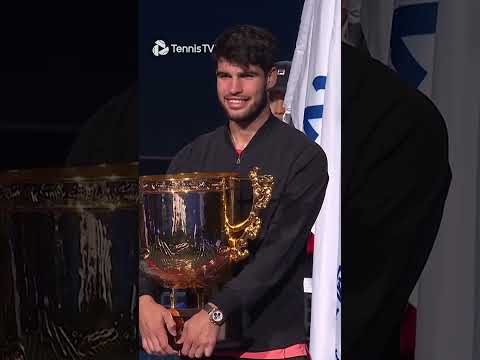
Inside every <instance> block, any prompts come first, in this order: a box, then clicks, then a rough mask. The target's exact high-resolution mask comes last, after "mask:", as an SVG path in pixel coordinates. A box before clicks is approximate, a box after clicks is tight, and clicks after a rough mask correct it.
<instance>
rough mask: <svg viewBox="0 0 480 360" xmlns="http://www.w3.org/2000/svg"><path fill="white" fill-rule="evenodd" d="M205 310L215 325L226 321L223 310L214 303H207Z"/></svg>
mask: <svg viewBox="0 0 480 360" xmlns="http://www.w3.org/2000/svg"><path fill="white" fill-rule="evenodd" d="M203 310H204V311H205V312H206V313H207V314H208V319H209V320H210V322H211V323H212V324H214V325H217V326H221V325H223V323H224V322H225V316H224V314H223V311H222V310H221V309H220V308H219V307H218V306H217V305H215V304H213V303H207V304H206V305H205V306H204V307H203Z"/></svg>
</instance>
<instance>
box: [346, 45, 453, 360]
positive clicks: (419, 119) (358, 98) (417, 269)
mask: <svg viewBox="0 0 480 360" xmlns="http://www.w3.org/2000/svg"><path fill="white" fill-rule="evenodd" d="M450 180H451V172H450V167H449V163H448V145H447V132H446V127H445V124H444V121H443V119H442V116H441V115H440V113H439V112H438V111H437V109H436V108H435V106H434V105H433V104H432V102H431V101H430V100H428V99H427V98H426V97H425V96H424V95H422V94H421V93H420V92H419V91H417V90H416V89H413V88H410V87H408V86H407V85H405V84H404V83H403V82H402V81H400V80H399V79H398V78H397V75H396V74H395V73H394V72H393V71H391V70H389V69H388V68H387V67H385V66H384V65H382V64H381V63H379V62H377V61H375V60H372V59H371V58H369V57H367V56H365V55H361V54H360V53H359V52H358V51H357V50H355V49H353V48H351V47H349V46H347V45H343V47H342V267H343V271H342V285H343V286H342V289H343V301H342V355H343V356H342V359H344V360H351V359H359V360H364V359H369V360H375V359H396V358H398V357H399V333H400V322H401V318H402V315H403V312H404V309H405V306H406V304H407V302H408V298H409V295H410V293H411V291H412V289H413V288H414V286H415V283H416V281H417V279H418V278H419V276H420V273H421V271H422V269H423V267H424V265H425V262H426V260H427V258H428V255H429V253H430V250H431V249H432V246H433V243H434V240H435V237H436V235H437V231H438V227H439V224H440V219H441V217H442V212H443V207H444V202H445V198H446V196H447V192H448V188H449V184H450Z"/></svg>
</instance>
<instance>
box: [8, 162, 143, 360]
mask: <svg viewBox="0 0 480 360" xmlns="http://www.w3.org/2000/svg"><path fill="white" fill-rule="evenodd" d="M0 226H1V227H0V241H1V249H2V253H1V255H2V263H1V269H2V271H1V273H2V278H5V279H4V280H2V284H5V285H7V289H6V290H4V291H3V293H2V296H1V297H0V305H1V307H0V319H1V320H2V324H0V358H1V359H12V360H13V359H16V360H17V359H18V360H19V359H24V360H25V359H26V360H30V359H31V360H47V359H48V360H57V359H69V360H81V359H104V358H106V357H112V358H114V359H135V358H136V356H137V355H136V354H137V351H136V350H137V341H136V340H137V336H136V324H137V312H136V302H137V292H136V291H137V289H136V284H137V276H138V250H137V249H138V248H137V244H138V242H137V240H136V237H137V235H138V165H137V164H135V163H132V164H123V165H116V166H110V165H99V166H89V167H75V168H73V167H72V168H62V169H33V170H19V171H8V172H4V173H2V174H0Z"/></svg>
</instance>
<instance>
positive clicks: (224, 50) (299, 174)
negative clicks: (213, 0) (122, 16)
mask: <svg viewBox="0 0 480 360" xmlns="http://www.w3.org/2000/svg"><path fill="white" fill-rule="evenodd" d="M276 50H277V44H276V40H275V38H274V37H273V35H272V34H270V33H269V32H268V31H266V30H263V29H260V28H257V27H254V26H248V25H242V26H236V27H233V28H231V29H229V30H227V31H225V32H224V33H223V34H222V35H220V37H219V38H218V39H217V40H216V43H215V50H214V58H215V61H216V64H217V67H216V75H217V93H218V100H219V102H220V105H221V106H222V108H223V109H224V111H225V114H226V116H227V119H228V123H227V124H226V125H225V126H223V127H221V128H218V129H217V130H215V131H213V132H211V133H209V134H205V135H203V136H200V137H199V138H198V139H197V140H195V141H194V142H193V143H191V144H189V145H187V146H186V147H185V148H184V149H182V150H181V151H180V152H179V153H178V154H177V156H176V157H175V159H174V160H173V161H172V163H171V165H170V168H169V172H170V173H177V172H192V171H207V172H212V171H213V172H216V171H221V172H225V171H235V172H238V173H240V175H242V176H245V175H246V174H247V173H248V171H249V170H250V169H251V168H252V167H254V166H258V167H260V169H261V171H262V173H264V174H270V175H273V177H274V179H275V186H274V189H273V194H272V200H271V201H270V203H269V206H268V208H267V209H265V210H264V211H263V213H262V220H263V224H262V229H261V232H260V235H259V237H258V238H257V239H256V240H255V241H253V242H251V243H250V256H249V258H248V259H247V260H246V261H245V262H244V264H242V265H243V267H242V270H241V271H240V272H239V273H238V274H237V275H236V276H235V277H234V278H233V279H232V280H230V281H229V282H227V284H226V285H225V286H224V287H223V288H222V289H221V290H220V291H219V292H218V293H217V294H216V295H215V296H214V297H213V298H212V299H210V303H209V307H208V309H205V310H202V311H200V312H199V313H198V314H196V315H195V316H193V317H192V318H191V319H190V320H188V321H187V322H186V323H185V327H184V331H183V334H182V338H181V340H180V343H182V350H181V353H182V355H185V356H189V357H190V358H194V357H197V358H199V357H202V356H211V355H212V353H213V351H214V348H215V344H216V339H217V335H218V332H219V325H218V323H217V322H216V321H215V319H214V318H213V317H212V316H211V314H212V312H211V311H209V310H210V309H212V308H214V309H217V310H218V311H220V312H221V313H222V314H223V317H224V318H228V317H229V316H230V315H231V314H232V313H233V312H235V311H241V312H242V314H243V318H244V319H248V320H247V326H246V329H244V332H245V333H246V334H248V336H249V340H250V342H249V345H247V348H245V349H241V351H239V352H238V353H231V354H229V355H228V356H232V357H242V358H259V356H260V358H263V359H279V358H282V359H283V358H292V359H293V358H299V359H303V358H307V356H308V353H307V349H306V344H305V341H306V339H305V329H304V300H303V277H304V265H305V251H306V242H307V237H308V235H309V232H310V229H311V227H312V225H313V223H314V221H315V219H316V217H317V215H318V213H319V211H320V208H321V205H322V202H323V198H324V195H325V190H326V186H327V182H328V175H327V159H326V157H325V154H324V152H323V151H322V149H321V148H320V147H319V146H318V145H317V144H315V143H313V142H311V141H310V140H309V139H308V138H307V137H306V136H305V135H304V134H303V133H301V132H300V131H298V130H296V129H294V128H292V127H290V126H288V125H286V124H284V123H283V122H281V121H278V120H277V119H275V117H273V115H272V114H271V112H270V108H269V104H268V101H267V91H268V90H269V89H271V88H272V87H273V86H274V84H275V81H276V68H275V66H274V60H275V55H276ZM140 287H141V289H140V295H141V296H140V300H139V322H140V333H141V336H142V342H143V346H144V348H145V350H146V351H147V352H149V353H159V354H171V353H174V352H173V350H172V349H171V347H170V346H168V343H167V337H166V330H165V326H166V327H167V328H168V329H169V330H168V331H170V332H171V333H174V323H173V321H172V318H171V316H170V314H169V312H168V311H167V310H166V309H165V308H163V307H162V306H161V305H159V304H157V303H155V301H154V299H153V298H152V297H151V296H150V294H151V292H152V289H150V284H149V283H148V280H147V279H141V281H140ZM215 357H216V358H218V356H217V355H216V356H215Z"/></svg>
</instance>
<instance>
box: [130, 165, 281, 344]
mask: <svg viewBox="0 0 480 360" xmlns="http://www.w3.org/2000/svg"><path fill="white" fill-rule="evenodd" d="M258 171H259V169H258V168H253V169H252V170H251V171H250V173H249V178H248V179H247V178H239V176H238V174H236V173H191V174H177V175H160V176H141V177H140V186H139V188H140V189H139V191H140V195H141V210H140V221H139V224H140V271H142V272H144V273H145V274H147V275H148V276H150V277H151V278H153V279H155V280H156V281H158V283H159V284H160V285H162V286H163V287H164V288H168V289H170V312H171V313H172V315H173V318H174V320H175V322H176V325H177V336H176V338H175V340H178V339H179V338H180V336H181V332H182V327H183V322H184V321H185V320H187V319H188V318H190V317H191V316H193V315H194V314H195V313H197V312H198V311H200V310H201V309H202V308H203V306H204V303H205V300H206V298H208V295H209V294H210V293H211V292H212V290H214V289H215V288H216V287H217V286H218V285H219V284H220V283H222V282H224V281H225V280H226V279H228V276H229V273H230V268H231V265H232V264H234V263H237V262H240V261H241V260H243V259H245V258H246V257H248V255H249V251H248V249H247V246H248V240H251V239H255V238H256V237H257V235H258V232H259V230H260V227H261V219H260V217H259V212H260V210H261V209H263V208H265V207H266V206H267V204H268V202H269V201H270V198H271V195H272V187H273V177H272V176H270V175H259V174H258ZM245 180H248V181H249V183H250V184H251V188H252V196H251V199H252V201H251V204H249V205H250V206H251V208H250V209H249V213H248V215H247V216H246V219H243V220H242V221H238V223H234V221H237V220H238V217H239V215H238V212H237V210H236V209H237V204H238V201H237V200H238V199H237V196H238V194H239V188H240V183H241V182H242V181H245ZM178 289H189V290H192V292H193V293H194V294H195V295H194V296H192V298H193V300H192V301H191V302H190V303H189V304H187V306H184V307H180V306H177V300H176V292H177V290H178ZM227 327H228V322H227ZM227 333H228V331H227ZM227 338H228V334H227ZM173 340H174V339H173V338H170V343H171V345H172V346H173V347H174V348H176V346H175V345H176V344H175V342H174V341H173Z"/></svg>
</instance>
